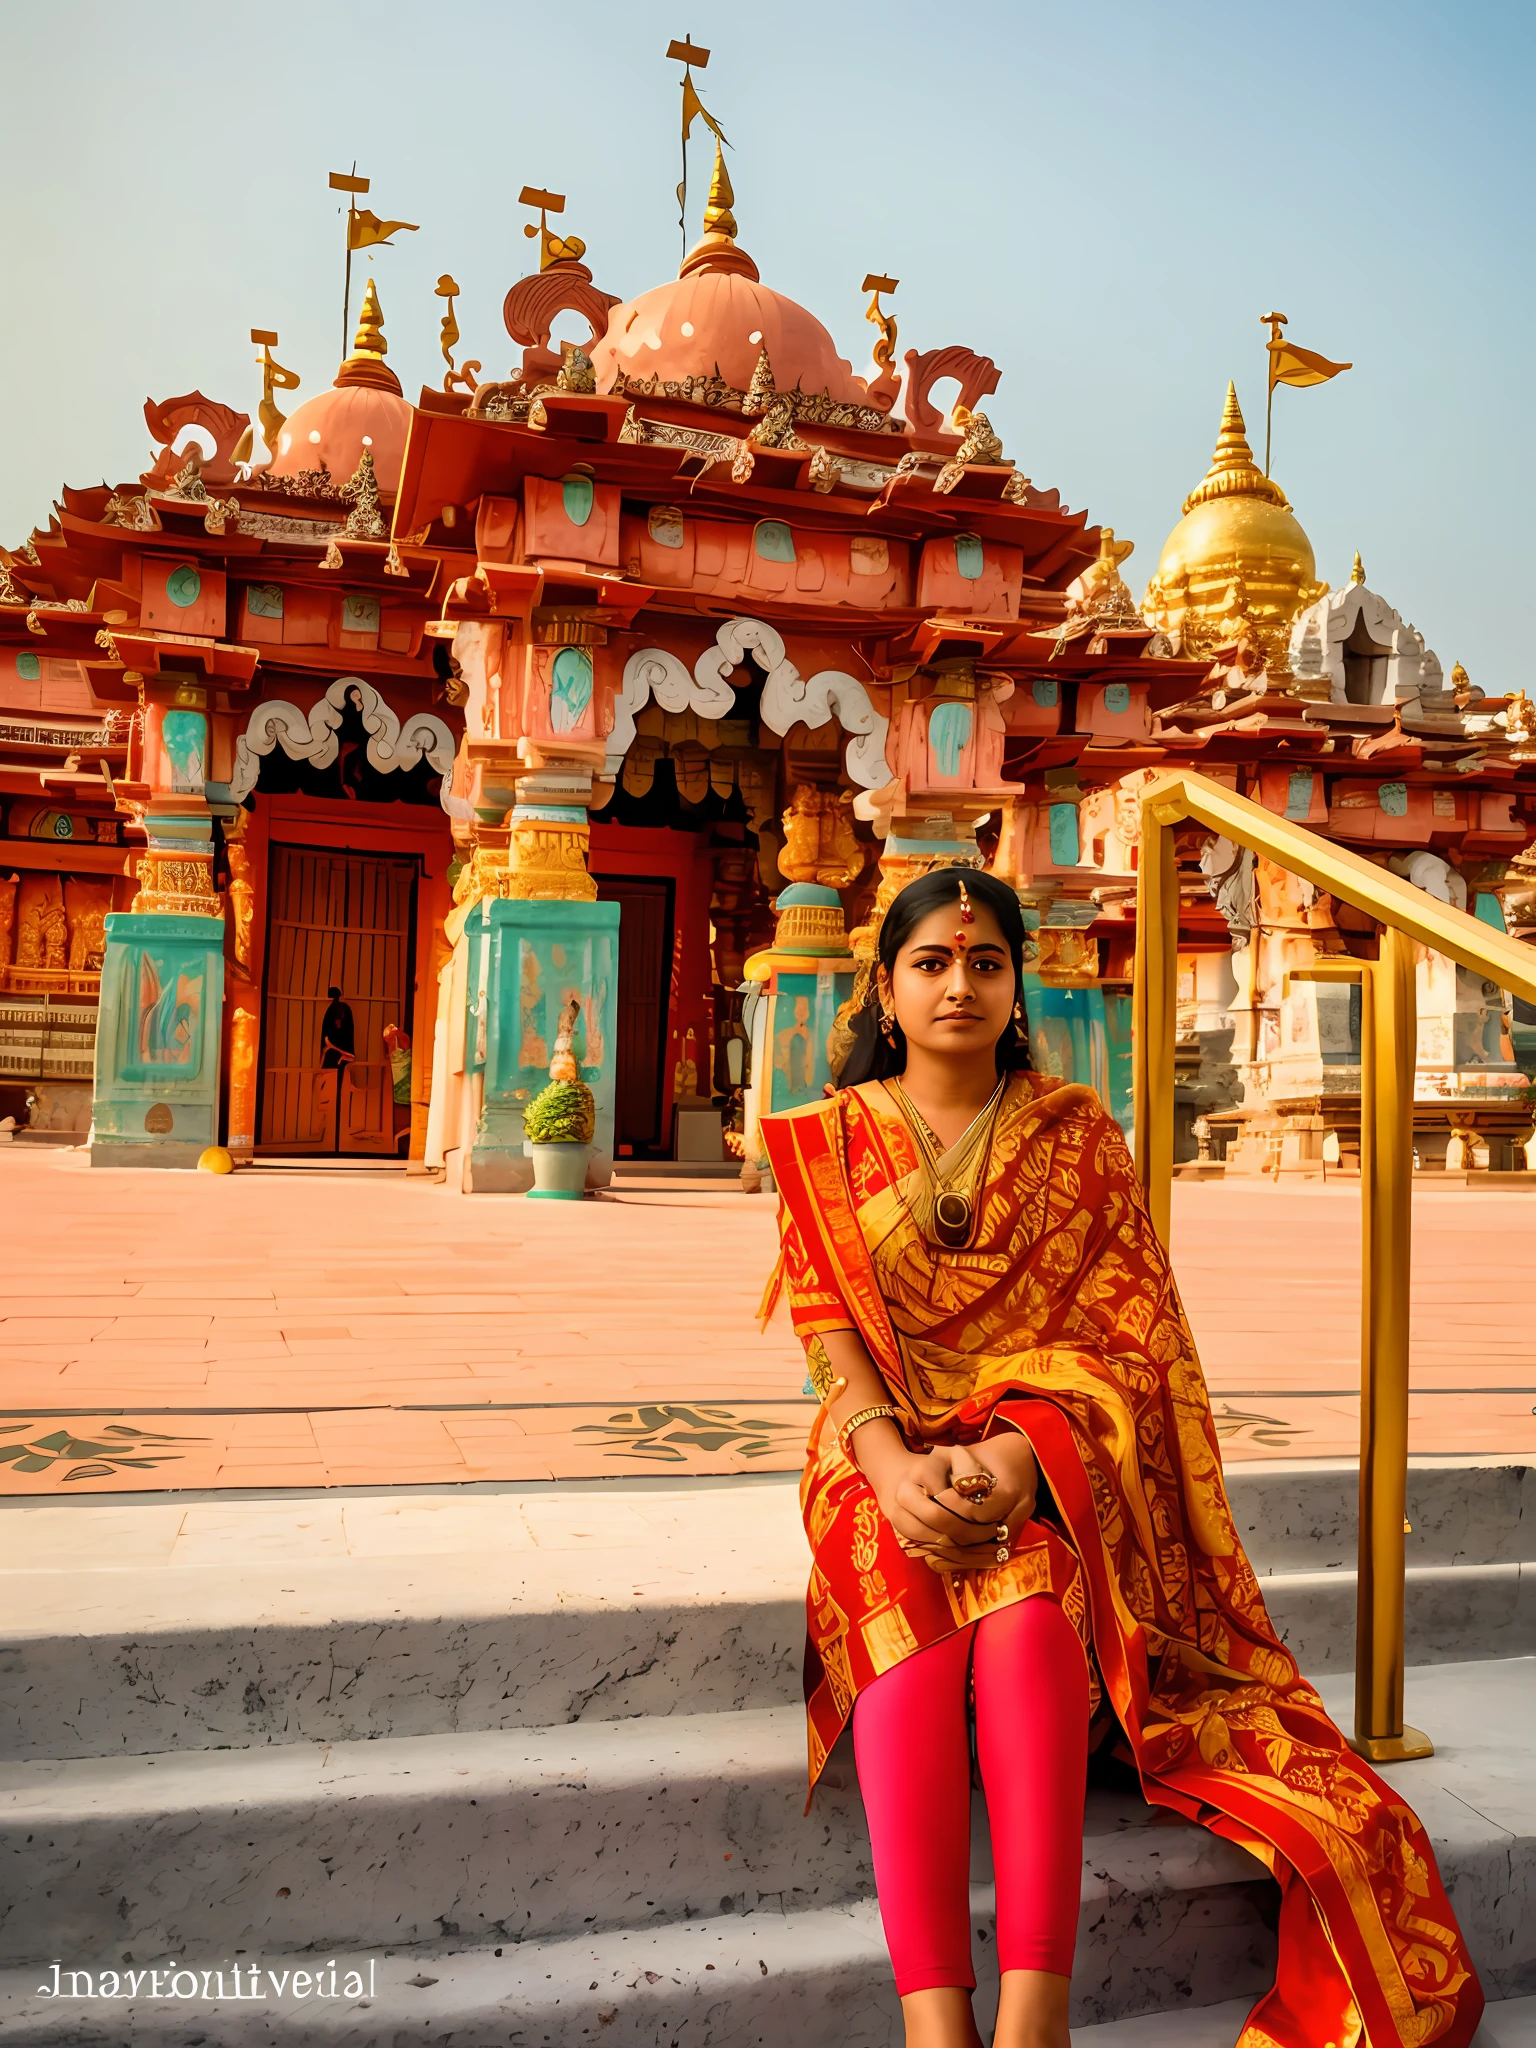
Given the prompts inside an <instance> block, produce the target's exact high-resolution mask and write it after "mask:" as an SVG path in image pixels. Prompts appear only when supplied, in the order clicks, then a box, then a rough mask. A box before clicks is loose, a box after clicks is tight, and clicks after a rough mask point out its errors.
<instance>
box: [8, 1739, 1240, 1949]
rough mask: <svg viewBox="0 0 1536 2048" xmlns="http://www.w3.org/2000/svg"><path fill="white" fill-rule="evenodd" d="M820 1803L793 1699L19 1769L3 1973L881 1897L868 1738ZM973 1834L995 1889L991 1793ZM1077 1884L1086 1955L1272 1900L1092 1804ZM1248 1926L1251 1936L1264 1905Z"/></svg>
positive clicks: (1224, 1862) (1209, 1840)
mask: <svg viewBox="0 0 1536 2048" xmlns="http://www.w3.org/2000/svg"><path fill="white" fill-rule="evenodd" d="M804 1804H805V1728H804V1718H803V1715H802V1714H801V1712H800V1710H799V1709H798V1708H794V1707H780V1708H771V1709H766V1710H755V1711H747V1712H742V1713H736V1714H718V1715H671V1716H668V1717H665V1718H660V1717H658V1718H655V1719H645V1720H638V1721H621V1722H604V1723H592V1724H588V1725H577V1726H575V1727H566V1728H556V1729H534V1730H530V1729H517V1730H510V1731H506V1732H504V1733H497V1734H489V1735H486V1734H481V1735H467V1736H463V1735H461V1736H417V1737H415V1738H408V1739H406V1740H403V1741H386V1742H378V1743H351V1744H338V1745H335V1746H330V1745H327V1746H325V1747H323V1748H315V1747H310V1746H305V1747H302V1748H299V1747H295V1746H287V1747H284V1748H280V1749H278V1748H274V1749H267V1750H262V1751H256V1752H222V1753H218V1752H207V1753H201V1754H191V1755H189V1754H186V1753H177V1752H171V1753H170V1754H168V1755H165V1756H161V1757H131V1758H111V1759H106V1760H100V1761H98V1760H90V1761H86V1762H73V1763H59V1764H48V1763H36V1762H34V1763H27V1764H21V1765H11V1766H8V1767H6V1768H5V1769H4V1772H3V1774H0V1858H3V1861H4V1864H5V1865H8V1866H9V1872H10V1874H9V1876H8V1878H7V1881H6V1882H5V1883H4V1885H3V1887H0V1894H3V1896H4V1898H5V1899H6V1900H8V1902H9V1903H8V1906H7V1908H6V1909H5V1911H4V1917H3V1919H0V1961H3V1962H37V1961H43V1960H46V1959H47V1958H49V1957H51V1956H53V1955H55V1954H57V1953H59V1952H60V1950H61V1949H62V1950H64V1951H69V1952H80V1953H83V1952H85V1951H87V1950H89V1949H91V1948H92V1946H93V1945H95V1946H99V1944H100V1943H101V1941H102V1940H105V1939H110V1938H113V1937H114V1936H115V1934H116V1932H117V1931H118V1930H119V1929H120V1928H121V1927H122V1926H125V1925H126V1926H129V1927H131V1928H132V1929H133V1930H134V1942H135V1945H136V1946H137V1947H140V1948H142V1947H144V1946H145V1945H146V1944H147V1945H149V1947H150V1948H151V1949H152V1950H153V1952H154V1953H157V1954H193V1953H196V1954H205V1955H206V1954H233V1953H235V1952H237V1951H239V1952H249V1953H264V1952H266V1953H286V1952H288V1951H289V1950H292V1949H294V1948H300V1947H314V1946H315V1945H316V1944H323V1945H327V1946H342V1947H354V1948H355V1947H361V1946H366V1945H368V1944H370V1943H373V1944H378V1945H382V1944H384V1943H398V1942H423V1941H433V1940H440V1939H442V1938H444V1937H446V1936H462V1937H465V1938H468V1939H474V1940H477V1941H493V1942H494V1941H512V1942H517V1941H528V1940H530V1939H549V1938H557V1939H558V1938H565V1937H570V1936H575V1935H580V1934H583V1933H588V1932H592V1931H594V1930H601V1929H605V1928H610V1927H632V1928H633V1927H643V1926H647V1925H651V1924H654V1923H658V1922H661V1921H665V1920H673V1919H675V1920H688V1919H699V1918H704V1917H709V1916H719V1915H722V1914H729V1913H749V1912H762V1911H766V1910H773V1909H777V1910H780V1911H783V1912H790V1913H796V1912H803V1911H805V1910H807V1909H809V1908H812V1907H818V1906H824V1905H841V1904H844V1903H846V1902H848V1901H850V1900H856V1899H860V1898H867V1897H869V1896H871V1895H872V1893H873V1888H874V1881H873V1875H872V1871H871V1866H870V1856H869V1844H868V1836H867V1832H866V1829H865V1824H864V1815H863V1808H862V1805H861V1803H860V1799H859V1794H858V1789H857V1781H856V1777H855V1773H854V1769H853V1760H852V1755H851V1746H849V1745H845V1746H844V1749H843V1750H840V1751H839V1753H838V1754H837V1755H836V1756H835V1757H834V1758H833V1760H832V1762H831V1764H830V1765H829V1767H828V1770H827V1772H826V1773H825V1774H824V1776H823V1780H822V1784H821V1786H820V1788H819V1789H818V1792H817V1797H816V1803H815V1806H814V1809H813V1811H812V1813H811V1815H810V1816H808V1817H807V1816H806V1815H805V1813H804V1812H803V1808H804ZM972 1837H973V1843H974V1854H973V1875H974V1877H975V1878H976V1880H977V1881H978V1882H979V1883H982V1884H985V1883H987V1882H989V1881H990V1877H991V1862H990V1855H989V1850H988V1838H987V1828H986V1814H985V1807H984V1804H983V1803H982V1801H981V1800H980V1798H979V1797H978V1799H977V1802H976V1813H975V1820H974V1825H973V1829H972ZM1083 1870H1084V1878H1083V1884H1084V1894H1083V1905H1084V1941H1085V1953H1086V1952H1087V1949H1088V1948H1090V1947H1093V1946H1095V1945H1097V1946H1102V1945H1103V1944H1104V1942H1105V1940H1107V1939H1108V1938H1109V1933H1110V1927H1111V1921H1112V1919H1113V1915H1107V1909H1106V1902H1107V1900H1108V1899H1110V1898H1111V1897H1113V1898H1115V1899H1120V1898H1134V1899H1136V1900H1138V1901H1142V1902H1145V1901H1147V1900H1152V1899H1157V1900H1164V1899H1166V1898H1168V1897H1171V1896H1173V1895H1175V1894H1177V1895H1180V1896H1183V1895H1186V1894H1187V1895H1195V1894H1198V1895H1200V1896H1201V1897H1215V1896H1216V1895H1217V1894H1226V1893H1231V1894H1232V1895H1233V1899H1234V1900H1236V1897H1237V1894H1239V1893H1243V1892H1244V1891H1245V1890H1246V1891H1251V1890H1252V1887H1253V1886H1255V1885H1259V1886H1261V1887H1262V1886H1264V1885H1265V1884H1266V1883H1267V1876H1266V1873H1265V1871H1264V1868H1263V1866H1262V1865H1261V1864H1259V1863H1257V1862H1255V1861H1254V1859H1253V1858H1251V1857H1249V1856H1248V1855H1247V1854H1246V1853H1244V1852H1243V1851H1241V1850H1239V1849H1236V1848H1234V1847H1233V1846H1232V1845H1231V1844H1230V1843H1226V1842H1222V1841H1220V1840H1218V1839H1217V1838H1216V1837H1215V1836H1212V1835H1208V1834H1207V1833H1206V1832H1205V1831H1204V1830H1203V1829H1198V1828H1191V1827H1186V1826H1168V1825H1165V1824H1161V1823H1159V1822H1158V1821H1157V1820H1155V1819H1154V1817H1153V1815H1152V1814H1151V1813H1150V1812H1149V1811H1148V1809H1147V1807H1146V1806H1145V1804H1144V1803H1143V1802H1142V1801H1141V1800H1140V1798H1138V1797H1134V1796H1132V1797H1129V1798H1127V1797H1118V1798H1117V1797H1114V1796H1112V1795H1110V1794H1108V1793H1104V1792H1099V1791H1095V1792H1094V1793H1093V1795H1092V1796H1091V1799H1090V1806H1089V1813H1088V1818H1087V1827H1086V1838H1085V1844H1084V1858H1083ZM1229 1903H1230V1902H1229ZM1250 1905H1251V1901H1250ZM1160 1914H1161V1909H1160ZM1161 1917H1166V1916H1165V1915H1161ZM1235 1919H1236V1921H1240V1922H1242V1923H1243V1926H1244V1929H1245V1939H1246V1938H1247V1934H1248V1933H1251V1928H1252V1925H1256V1924H1257V1923H1256V1922H1255V1921H1254V1919H1253V1914H1252V1912H1251V1911H1248V1910H1246V1909H1244V1910H1242V1911H1235ZM1115 1938H1116V1939H1117V1940H1119V1941H1121V1942H1122V1943H1123V1942H1124V1941H1125V1940H1127V1939H1129V1940H1130V1941H1131V1942H1132V1944H1133V1945H1134V1943H1135V1942H1136V1940H1137V1939H1138V1937H1137V1936H1136V1935H1135V1933H1134V1932H1133V1933H1132V1934H1130V1935H1129V1936H1127V1934H1126V1931H1125V1930H1124V1929H1116V1930H1115Z"/></svg>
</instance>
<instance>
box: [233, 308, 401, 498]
mask: <svg viewBox="0 0 1536 2048" xmlns="http://www.w3.org/2000/svg"><path fill="white" fill-rule="evenodd" d="M388 346H389V344H388V343H387V342H386V341H385V339H384V318H383V314H382V313H381V311H380V309H379V300H378V294H377V293H376V291H375V290H374V284H373V279H372V278H371V277H370V278H369V280H368V289H367V290H366V292H365V293H364V294H363V309H362V312H361V314H360V315H359V316H358V323H357V338H356V340H355V341H354V342H353V344H352V353H351V355H349V356H348V357H347V359H346V361H345V362H344V363H343V364H342V366H341V368H340V369H339V370H338V371H337V372H336V381H335V383H334V384H333V385H332V386H331V388H330V390H329V391H321V392H318V393H317V394H316V395H315V397H313V398H306V399H305V401H304V403H303V404H302V405H299V406H295V407H294V409H293V411H292V412H291V413H290V414H289V415H288V417H287V419H286V420H285V421H284V422H283V426H282V430H281V432H280V433H279V434H278V437H277V447H276V449H275V450H274V451H273V459H272V462H271V463H270V465H269V467H268V471H267V474H268V475H269V476H297V475H298V474H299V473H300V472H301V471H302V470H307V469H318V468H319V467H320V464H321V463H322V461H323V462H324V464H325V466H326V468H327V469H328V470H329V471H330V473H331V476H332V479H333V480H334V481H335V482H337V483H345V482H346V481H347V479H348V477H350V476H351V475H353V473H354V472H355V471H356V469H357V466H358V464H359V463H360V462H361V461H362V458H363V450H364V449H365V448H368V449H371V450H372V453H373V467H374V472H375V474H376V476H377V478H378V484H379V489H380V490H381V491H382V492H384V493H385V494H386V495H387V496H389V495H393V493H394V491H395V489H396V488H397V486H398V484H399V482H400V465H401V464H402V462H403V461H404V460H405V437H406V434H407V432H408V431H409V429H410V424H411V407H410V404H409V402H408V401H407V400H406V399H405V398H404V397H403V396H402V394H401V391H400V379H399V378H398V377H397V376H396V375H395V373H394V371H393V370H392V369H390V367H389V365H388V364H387V363H386V362H385V360H384V357H385V354H386V352H387V349H388Z"/></svg>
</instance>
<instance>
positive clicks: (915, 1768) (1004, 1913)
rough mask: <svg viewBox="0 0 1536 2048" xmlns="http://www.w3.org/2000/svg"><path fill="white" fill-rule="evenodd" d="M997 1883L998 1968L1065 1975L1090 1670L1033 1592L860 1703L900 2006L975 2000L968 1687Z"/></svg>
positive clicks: (861, 1758) (908, 1662)
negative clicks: (917, 2000)
mask: <svg viewBox="0 0 1536 2048" xmlns="http://www.w3.org/2000/svg"><path fill="white" fill-rule="evenodd" d="M973 1656H974V1683H975V1697H976V1741H977V1749H978V1751H979V1754H980V1759H981V1777H982V1783H983V1785H984V1786H985V1788H986V1795H987V1814H988V1818H989V1821H990V1823H991V1831H992V1863H993V1869H994V1871H995V1873H996V1878H997V1958H998V1966H999V1968H1000V1969H1001V1970H1050V1971H1054V1972H1055V1974H1056V1975H1058V1976H1061V1977H1070V1976H1071V1974H1072V1951H1073V1948H1074V1946H1075V1944H1076V1941H1077V1913H1078V1901H1079V1897H1080V1894H1081V1885H1082V1868H1083V1794H1084V1785H1085V1780H1086V1776H1087V1768H1088V1667H1087V1662H1086V1660H1085V1658H1084V1656H1083V1649H1082V1644H1081V1642H1080V1641H1079V1639H1078V1634H1077V1631H1076V1629H1075V1628H1074V1627H1073V1626H1072V1624H1071V1622H1070V1621H1068V1620H1067V1618H1066V1616H1065V1615H1064V1614H1063V1613H1062V1611H1061V1609H1060V1607H1059V1606H1057V1604H1056V1602H1055V1601H1054V1600H1049V1599H1046V1598H1044V1597H1043V1596H1040V1595H1036V1596H1035V1597H1034V1598H1032V1599H1028V1600H1021V1601H1019V1602H1018V1603H1017V1604H1016V1605H1015V1606H1012V1607H1004V1608H1001V1609H999V1610H998V1612H997V1613H995V1614H989V1615H987V1616H986V1617H985V1618H984V1619H983V1620H982V1621H980V1622H977V1623H976V1624H975V1625H974V1627H971V1628H965V1629H962V1630H960V1632H959V1633H958V1634H956V1635H953V1636H949V1637H947V1638H946V1639H945V1640H944V1641H943V1642H942V1643H935V1644H934V1645H933V1647H932V1648H931V1649H927V1650H921V1651H919V1652H918V1653H917V1654H916V1655H915V1656H911V1657H907V1658H905V1659H904V1660H903V1661H902V1662H901V1663H900V1664H898V1665H896V1666H895V1667H894V1668H893V1669H892V1670H890V1671H887V1672H886V1673H885V1674H884V1675H883V1676H882V1677H880V1678H878V1679H876V1680H875V1682H874V1684H873V1685H871V1686H869V1687H867V1688H866V1690H865V1691H864V1692H862V1693H861V1694H860V1695H859V1699H858V1703H857V1705H856V1706H855V1708H854V1714H853V1744H854V1753H855V1755H856V1756H857V1758H858V1766H859V1787H860V1790H861V1791H862V1792H863V1795H864V1810H865V1814H866V1816H867V1818H868V1821H869V1839H870V1845H871V1847H872V1849H873V1851H874V1859H875V1884H876V1887H877V1889H878V1891H879V1895H880V1917H881V1920H882V1921H883V1922H884V1925H885V1938H886V1942H887V1943H888V1945H889V1947H890V1951H891V1962H892V1964H893V1966H894V1968H895V1972H896V1990H897V1992H898V1994H899V1995H900V1996H901V1997H903V1998H905V1997H906V1996H907V1995H908V1994H909V1993H910V1992H913V1991H927V1990H931V1989H932V1988H934V1987H935V1986H937V1985H941V1984H943V1985H961V1986H964V1987H966V1988H968V1989H973V1988H974V1987H975V1983H976V1975H975V1971H974V1970H973V1969H972V1967H971V1913H970V1896H969V1878H970V1856H971V1759H970V1744H969V1741H968V1738H967V1727H966V1691H967V1686H966V1676H967V1671H968V1669H970V1668H971V1666H972V1660H973Z"/></svg>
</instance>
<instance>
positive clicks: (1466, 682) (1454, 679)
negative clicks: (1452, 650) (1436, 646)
mask: <svg viewBox="0 0 1536 2048" xmlns="http://www.w3.org/2000/svg"><path fill="white" fill-rule="evenodd" d="M1451 694H1452V695H1453V696H1454V697H1455V699H1456V702H1457V703H1458V704H1465V703H1469V702H1470V701H1471V697H1472V678H1471V677H1470V676H1469V675H1468V674H1467V672H1466V670H1465V669H1464V668H1463V667H1462V665H1461V663H1460V662H1459V661H1458V662H1455V663H1454V664H1453V665H1452V668H1451Z"/></svg>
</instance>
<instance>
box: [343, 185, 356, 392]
mask: <svg viewBox="0 0 1536 2048" xmlns="http://www.w3.org/2000/svg"><path fill="white" fill-rule="evenodd" d="M352 175H353V177H354V178H355V177H356V176H357V158H356V157H353V159H352ZM356 212H357V194H356V193H355V192H352V193H349V194H348V195H347V278H346V284H345V285H344V287H343V289H342V295H341V360H342V361H343V362H345V361H346V359H347V347H348V342H349V340H350V329H351V326H352V220H353V216H354V215H355V214H356Z"/></svg>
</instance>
